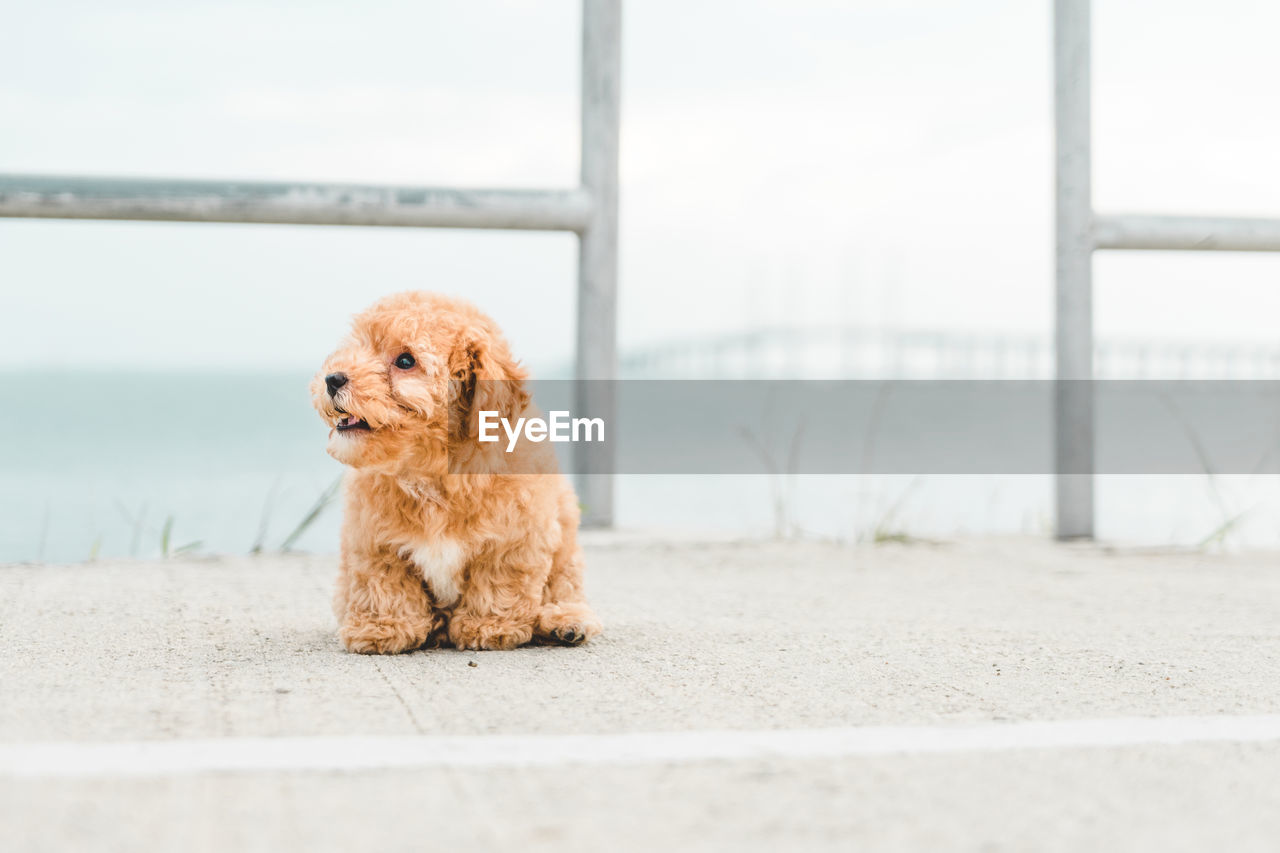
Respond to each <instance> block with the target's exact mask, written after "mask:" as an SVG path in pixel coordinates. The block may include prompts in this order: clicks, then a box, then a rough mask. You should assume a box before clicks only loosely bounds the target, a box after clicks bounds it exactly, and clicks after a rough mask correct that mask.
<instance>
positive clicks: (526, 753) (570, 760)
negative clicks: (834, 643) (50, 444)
mask: <svg viewBox="0 0 1280 853" xmlns="http://www.w3.org/2000/svg"><path fill="white" fill-rule="evenodd" d="M1262 741H1280V715H1266V716H1250V717H1244V716H1240V717H1232V716H1217V717H1164V718H1147V717H1134V718H1119V719H1102V720H1057V721H1027V722H1011V723H983V724H977V725H941V726H868V727H859V728H832V729H797V730H788V729H778V730H756V731H690V732H644V733H630V734H591V735H457V736H430V735H423V736H409V737H384V736H354V737H283V738H223V739H213V740H170V741H164V740H158V741H133V742H125V743H75V742H60V743H30V744H0V778H13V777H23V778H31V777H58V778H75V777H123V776H166V775H174V774H193V773H211V772H237V773H255V772H296V771H350V770H383V769H394V768H430V767H452V768H459V767H475V768H493V767H536V766H555V765H567V764H676V763H687V762H694V761H742V760H749V759H771V758H772V759H778V758H781V759H806V758H843V757H850V756H862V755H893V754H901V755H906V754H922V753H949V752H1003V751H1008V750H1019V749H1072V748H1082V747H1095V748H1097V747H1126V746H1147V745H1178V744H1189V743H1209V742H1234V743H1247V742H1262Z"/></svg>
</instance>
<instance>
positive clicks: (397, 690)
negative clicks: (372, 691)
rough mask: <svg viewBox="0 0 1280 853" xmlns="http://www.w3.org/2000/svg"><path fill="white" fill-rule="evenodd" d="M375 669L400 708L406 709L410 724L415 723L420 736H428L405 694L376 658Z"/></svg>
mask: <svg viewBox="0 0 1280 853" xmlns="http://www.w3.org/2000/svg"><path fill="white" fill-rule="evenodd" d="M373 668H374V669H375V670H377V671H378V675H381V676H382V680H383V681H385V682H386V683H387V687H389V688H391V693H392V695H394V696H395V697H396V700H397V701H399V702H400V707H402V708H404V712H405V714H406V715H407V716H408V717H409V722H411V723H413V728H414V730H415V731H416V732H417V733H418V734H420V735H424V734H426V733H427V730H426V728H425V727H424V726H423V725H422V722H421V721H420V720H419V719H418V715H417V714H415V713H413V708H411V707H410V706H409V703H408V702H407V701H405V698H404V694H402V693H401V692H400V688H398V687H396V685H395V683H394V682H393V681H392V680H391V678H390V677H389V676H388V675H387V673H386V671H385V670H383V668H382V662H381V661H379V660H377V659H376V658H375V659H374V661H373Z"/></svg>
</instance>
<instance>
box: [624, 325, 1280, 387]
mask: <svg viewBox="0 0 1280 853" xmlns="http://www.w3.org/2000/svg"><path fill="white" fill-rule="evenodd" d="M1094 365H1095V367H1094V375H1095V376H1096V377H1097V378H1100V379H1280V340H1278V341H1277V343H1276V344H1275V345H1262V344H1239V343H1206V342H1178V341H1138V340H1105V339H1103V340H1099V341H1097V343H1096V345H1095V350H1094ZM620 367H621V370H620V374H621V376H622V377H623V378H628V379H668V378H669V379H694V378H696V379H778V378H797V379H845V378H847V379H1050V378H1052V377H1053V375H1054V371H1053V342H1052V340H1050V339H1049V338H1047V337H1040V336H1035V335H988V334H967V333H961V332H932V331H900V330H899V331H893V330H885V329H872V328H860V327H850V326H828V327H818V328H772V329H759V330H753V331H747V332H738V333H730V334H722V335H710V336H703V337H697V338H689V339H682V340H672V341H666V342H660V343H655V344H651V345H648V346H644V347H638V348H632V349H624V350H623V352H622V355H621V365H620Z"/></svg>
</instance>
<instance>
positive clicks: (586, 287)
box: [575, 0, 622, 527]
mask: <svg viewBox="0 0 1280 853" xmlns="http://www.w3.org/2000/svg"><path fill="white" fill-rule="evenodd" d="M621 77H622V2H621V0H583V3H582V186H583V188H584V189H585V190H586V191H587V192H588V193H590V195H591V199H592V207H591V217H590V219H589V221H588V223H587V226H586V228H584V229H583V230H582V232H581V234H580V235H579V242H578V331H577V337H578V340H577V344H578V353H577V378H578V380H579V382H578V389H579V390H578V394H577V400H576V401H575V405H576V406H577V409H578V410H579V411H580V412H582V413H583V414H584V415H585V416H588V417H595V418H604V421H605V423H606V424H608V425H610V428H611V427H612V425H613V423H614V421H615V418H614V415H615V413H616V408H617V403H616V400H615V398H614V393H613V392H614V388H613V382H612V380H614V379H616V378H617V374H618V340H617V339H618V334H617V314H618V133H619V121H620V117H621V110H620V94H621ZM593 380H595V381H593ZM601 380H603V381H601ZM605 437H606V439H608V440H609V441H612V439H613V436H612V435H611V434H608V433H606V436H605ZM576 450H577V452H578V453H579V454H580V455H579V456H578V457H577V468H578V496H579V498H580V500H581V501H582V505H583V523H584V524H586V525H590V526H597V527H607V526H609V525H610V524H612V523H613V452H612V449H611V448H610V446H609V444H608V443H607V442H606V443H603V444H592V443H580V444H578V445H577V446H576Z"/></svg>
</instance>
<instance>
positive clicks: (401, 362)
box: [396, 352, 417, 370]
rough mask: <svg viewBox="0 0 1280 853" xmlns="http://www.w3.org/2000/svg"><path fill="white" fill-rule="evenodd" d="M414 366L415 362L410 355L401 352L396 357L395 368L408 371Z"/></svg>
mask: <svg viewBox="0 0 1280 853" xmlns="http://www.w3.org/2000/svg"><path fill="white" fill-rule="evenodd" d="M415 364H417V362H416V361H414V360H413V356H412V355H411V354H410V353H407V352H402V353H400V354H399V355H398V356H396V367H398V368H400V369H401V370H408V369H409V368H411V367H413V366H414V365H415Z"/></svg>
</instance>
